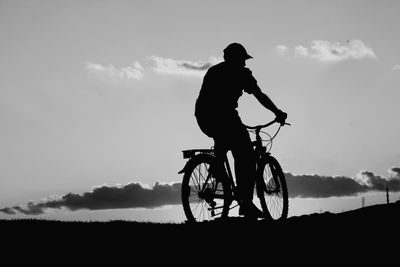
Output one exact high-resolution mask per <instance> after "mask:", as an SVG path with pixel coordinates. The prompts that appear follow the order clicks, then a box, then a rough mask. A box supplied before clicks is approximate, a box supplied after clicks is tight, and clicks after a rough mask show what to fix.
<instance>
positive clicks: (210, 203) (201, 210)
mask: <svg viewBox="0 0 400 267" xmlns="http://www.w3.org/2000/svg"><path fill="white" fill-rule="evenodd" d="M212 166H215V156H213V155H211V154H207V153H202V154H198V155H196V156H194V157H192V158H191V159H190V160H189V162H188V165H187V167H186V168H185V172H184V175H183V180H182V188H181V198H182V206H183V210H184V212H185V216H186V219H187V220H188V222H201V221H205V220H211V219H215V218H218V217H227V216H228V213H229V206H230V203H229V202H228V201H227V198H226V195H227V194H229V193H230V187H229V185H228V183H227V181H226V180H225V179H216V178H215V176H214V174H213V173H214V171H213V170H212Z"/></svg>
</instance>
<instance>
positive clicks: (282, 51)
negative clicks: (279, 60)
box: [275, 45, 288, 55]
mask: <svg viewBox="0 0 400 267" xmlns="http://www.w3.org/2000/svg"><path fill="white" fill-rule="evenodd" d="M275 49H276V51H277V52H278V54H279V55H285V54H286V53H287V51H288V47H287V46H286V45H277V46H276V47H275Z"/></svg>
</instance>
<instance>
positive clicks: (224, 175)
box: [179, 120, 286, 217]
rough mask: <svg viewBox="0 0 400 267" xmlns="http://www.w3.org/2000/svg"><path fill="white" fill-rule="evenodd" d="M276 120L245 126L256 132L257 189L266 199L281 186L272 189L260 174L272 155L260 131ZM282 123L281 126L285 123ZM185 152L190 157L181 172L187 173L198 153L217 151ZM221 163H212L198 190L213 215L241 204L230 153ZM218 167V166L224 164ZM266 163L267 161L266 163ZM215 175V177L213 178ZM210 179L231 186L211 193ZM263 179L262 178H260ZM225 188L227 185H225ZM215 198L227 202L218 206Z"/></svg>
mask: <svg viewBox="0 0 400 267" xmlns="http://www.w3.org/2000/svg"><path fill="white" fill-rule="evenodd" d="M275 122H276V120H273V121H271V122H269V123H267V124H265V125H258V126H254V127H249V126H246V125H245V127H246V128H247V129H248V130H249V131H254V133H255V141H252V146H253V147H254V152H255V155H256V164H257V165H256V166H257V176H256V189H257V196H258V197H259V198H260V196H262V197H263V199H264V192H267V194H271V193H274V192H275V191H279V188H275V189H274V190H270V189H268V188H267V187H266V185H265V183H264V179H263V175H262V174H261V176H260V175H259V168H260V166H262V162H263V160H264V158H265V157H268V156H269V155H270V153H269V151H267V146H263V143H262V142H263V140H262V138H261V136H260V132H261V129H262V128H265V127H268V126H270V125H272V124H274V123H275ZM285 124H286V123H284V124H281V126H283V125H285ZM279 129H280V127H279ZM279 129H278V131H277V132H276V133H275V135H274V136H273V137H271V136H270V140H271V141H272V140H273V139H274V138H275V136H276V135H277V133H278V132H279ZM182 152H183V157H184V158H185V159H189V160H188V161H187V163H186V165H185V167H184V168H183V169H182V170H181V171H180V172H179V173H180V174H181V173H186V171H187V170H190V168H191V165H190V164H189V163H190V161H191V159H192V158H195V157H196V156H197V155H200V154H209V155H211V156H213V157H215V151H214V149H191V150H184V151H182ZM219 162H220V163H217V164H212V165H210V167H209V169H208V170H209V171H208V174H207V176H206V177H203V178H205V179H204V180H203V182H202V184H200V188H199V190H198V197H199V198H201V199H205V200H206V201H207V202H208V204H209V207H208V211H210V212H211V217H214V216H217V215H219V214H221V213H218V214H216V213H215V212H216V210H218V209H222V208H224V207H226V208H228V210H231V209H233V208H235V207H237V206H238V205H239V204H240V199H239V194H238V191H237V190H238V187H237V184H236V181H235V179H234V177H233V174H232V170H231V167H230V163H229V160H228V155H227V153H224V156H223V158H220V159H219ZM221 164H222V165H223V168H224V169H222V168H221V167H218V166H222V165H221ZM264 164H265V163H264ZM214 168H221V170H219V171H220V172H221V174H218V173H217V171H218V170H217V169H214ZM271 171H272V172H273V173H274V172H275V171H274V170H272V169H271ZM212 177H213V178H212ZM272 177H273V179H274V182H275V184H277V185H279V181H277V180H276V179H278V178H277V175H272ZM210 179H216V180H217V181H218V180H219V179H221V180H222V179H223V180H224V182H223V183H225V186H228V187H229V191H226V192H225V189H224V195H210V191H209V189H208V186H209V185H208V182H209V181H210ZM260 179H261V180H260ZM224 188H225V187H224ZM213 199H225V201H228V202H226V203H227V204H224V205H221V206H217V203H216V202H215V201H213ZM233 200H235V201H237V204H236V205H232V201H233Z"/></svg>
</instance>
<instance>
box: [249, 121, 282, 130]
mask: <svg viewBox="0 0 400 267" xmlns="http://www.w3.org/2000/svg"><path fill="white" fill-rule="evenodd" d="M276 122H278V121H277V120H276V119H274V120H273V121H270V122H268V123H267V124H263V125H256V126H247V125H246V124H243V125H244V126H245V127H246V128H247V129H249V130H261V129H262V128H265V127H268V126H271V125H272V124H274V123H276ZM284 125H289V126H290V123H286V122H285V123H284V124H281V126H284Z"/></svg>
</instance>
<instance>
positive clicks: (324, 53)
mask: <svg viewBox="0 0 400 267" xmlns="http://www.w3.org/2000/svg"><path fill="white" fill-rule="evenodd" d="M278 47H286V46H284V45H279V46H277V47H276V49H277V50H279V48H278ZM285 51H287V49H285ZM293 51H294V55H295V56H301V57H305V58H311V59H313V60H316V61H319V62H328V63H329V62H330V63H336V62H340V61H344V60H350V59H355V60H360V59H366V58H370V59H377V56H376V54H375V53H374V51H373V50H372V48H371V47H369V46H368V45H366V44H365V43H364V42H363V41H361V40H356V39H353V40H347V41H346V42H344V43H340V42H330V41H322V40H314V41H311V43H310V46H309V47H305V46H302V45H298V46H296V47H295V48H294V49H293ZM280 54H282V53H280ZM285 54H286V53H285Z"/></svg>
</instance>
